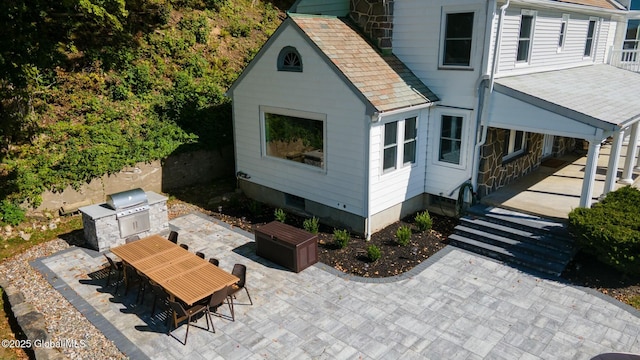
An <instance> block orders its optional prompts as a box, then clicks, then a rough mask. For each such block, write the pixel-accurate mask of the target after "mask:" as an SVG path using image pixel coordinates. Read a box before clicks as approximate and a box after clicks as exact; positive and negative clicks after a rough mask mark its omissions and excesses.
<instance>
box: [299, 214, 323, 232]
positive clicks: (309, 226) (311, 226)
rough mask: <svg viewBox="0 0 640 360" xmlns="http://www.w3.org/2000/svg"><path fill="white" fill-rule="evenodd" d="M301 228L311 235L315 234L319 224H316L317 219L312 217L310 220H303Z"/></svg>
mask: <svg viewBox="0 0 640 360" xmlns="http://www.w3.org/2000/svg"><path fill="white" fill-rule="evenodd" d="M302 227H304V229H305V230H306V231H308V232H310V233H312V234H317V233H318V229H319V227H320V223H319V222H318V218H317V217H315V216H314V217H312V218H311V219H305V220H304V222H303V223H302Z"/></svg>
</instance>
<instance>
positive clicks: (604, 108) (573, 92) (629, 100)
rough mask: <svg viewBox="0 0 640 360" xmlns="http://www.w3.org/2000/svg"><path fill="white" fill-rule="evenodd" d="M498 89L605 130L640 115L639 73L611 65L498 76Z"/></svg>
mask: <svg viewBox="0 0 640 360" xmlns="http://www.w3.org/2000/svg"><path fill="white" fill-rule="evenodd" d="M495 90H496V91H498V92H500V93H503V94H505V95H509V96H511V97H513V98H516V99H519V100H522V101H525V102H527V103H531V104H533V105H535V106H538V107H540V108H543V109H545V110H549V111H552V112H555V113H558V114H560V115H563V116H566V117H568V118H571V119H574V120H577V121H580V122H583V123H586V124H589V125H593V126H596V127H598V128H601V129H605V130H615V129H616V128H622V127H625V126H627V125H628V124H630V123H632V122H634V121H637V120H639V119H640V97H639V95H638V94H640V74H639V73H635V72H631V71H627V70H623V69H619V68H616V67H613V66H610V65H589V66H581V67H576V68H571V69H564V70H556V71H547V72H540V73H534V74H527V75H518V76H509V77H504V78H499V79H496V84H495Z"/></svg>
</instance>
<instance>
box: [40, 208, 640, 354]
mask: <svg viewBox="0 0 640 360" xmlns="http://www.w3.org/2000/svg"><path fill="white" fill-rule="evenodd" d="M171 228H172V229H174V230H177V231H179V233H180V238H179V242H186V243H188V244H189V250H190V251H193V252H195V251H203V252H204V253H205V254H206V255H207V257H217V258H218V259H220V266H221V267H222V268H224V269H227V270H230V269H231V268H232V267H233V264H234V263H243V264H245V265H247V267H248V272H247V274H248V280H247V287H248V288H249V291H250V293H251V297H252V299H253V303H254V305H253V306H250V305H248V300H247V298H246V294H245V293H244V292H240V293H238V298H237V301H236V303H238V304H245V305H237V306H236V321H235V322H232V321H230V320H226V319H221V318H218V317H214V319H213V321H214V325H215V328H216V333H215V334H213V333H210V332H206V331H204V330H202V329H198V328H195V327H192V328H191V330H190V331H189V341H188V343H187V345H186V346H183V345H182V344H181V343H179V342H178V340H176V339H174V338H172V337H169V336H167V335H166V334H165V332H164V331H165V327H164V324H163V322H164V319H165V318H164V317H163V315H156V316H154V317H151V316H150V314H149V313H150V307H151V301H152V300H151V295H150V294H148V297H147V299H146V301H145V304H144V305H143V306H137V305H134V304H133V303H134V302H135V292H136V291H135V290H134V291H130V292H129V294H128V295H127V296H126V297H124V296H122V295H123V293H124V289H123V286H121V290H120V291H119V294H120V295H118V296H115V297H114V295H113V290H114V289H113V288H108V289H104V288H103V284H104V279H95V280H94V279H91V278H89V277H87V276H86V274H89V273H94V272H96V271H97V270H98V269H100V268H101V266H103V265H104V263H105V261H104V257H103V256H102V255H100V254H99V253H97V252H94V251H91V250H87V249H83V248H77V247H72V248H70V249H68V250H65V251H62V252H60V253H57V254H54V255H52V256H50V257H47V258H43V259H38V260H36V261H35V262H33V266H35V267H36V268H37V269H38V270H40V271H41V272H42V273H43V274H44V275H45V276H46V277H47V278H48V279H49V281H50V282H51V283H52V284H53V286H54V287H56V289H58V290H59V291H60V292H61V293H62V294H63V295H64V296H65V297H66V298H67V299H68V300H70V301H71V303H72V304H73V305H74V306H76V308H78V309H79V310H80V311H81V312H82V313H83V314H84V315H85V316H86V317H87V318H88V319H89V320H90V321H91V322H92V323H94V325H95V326H96V327H97V328H98V329H100V330H101V331H102V332H103V333H104V334H105V335H106V336H107V337H108V338H109V339H111V340H113V341H114V342H115V343H116V345H117V346H118V347H119V348H120V349H121V350H122V351H123V352H124V353H125V354H127V355H128V356H129V357H131V358H132V359H144V358H151V359H185V358H188V359H190V360H191V359H296V360H297V359H359V358H366V359H398V358H402V359H509V360H512V359H591V358H592V357H594V356H596V355H598V354H600V353H604V352H612V351H620V352H635V353H640V338H639V334H640V313H639V312H638V311H636V310H635V309H633V308H631V307H629V306H627V305H625V304H622V303H619V302H617V301H616V300H613V299H611V298H609V297H606V296H604V295H601V294H599V293H597V292H595V291H592V290H590V289H584V288H579V287H575V286H571V285H567V284H565V283H563V282H562V281H560V280H559V279H545V278H542V277H538V276H536V274H530V273H526V272H523V271H520V270H518V269H516V268H513V267H510V266H508V265H504V264H502V263H499V262H496V261H494V260H490V259H487V258H484V257H481V256H478V255H475V254H471V253H468V252H465V251H462V250H459V249H456V248H453V247H450V246H448V247H446V248H445V249H444V250H442V251H440V252H439V253H438V254H436V255H435V256H433V257H432V258H430V259H429V260H427V261H426V262H424V263H423V264H421V265H420V266H419V267H417V268H416V269H414V270H413V271H411V272H409V273H406V274H403V275H402V276H399V277H396V278H386V279H360V278H354V277H350V276H346V275H344V274H341V273H338V272H336V271H335V270H333V269H331V268H329V267H327V266H326V265H323V264H316V265H315V266H312V267H310V268H308V269H306V270H304V271H303V272H301V273H299V274H296V273H293V272H291V271H288V270H285V269H283V268H281V267H279V266H278V265H275V264H273V263H271V262H269V261H266V260H263V259H261V258H259V257H257V256H255V251H254V243H253V237H252V235H251V234H248V233H245V232H242V231H240V230H237V229H232V228H230V227H229V226H227V225H226V224H222V223H220V222H216V221H215V219H213V218H210V217H208V216H205V215H202V214H190V215H187V216H183V217H180V218H178V219H174V220H172V221H171ZM220 312H221V313H222V314H227V313H228V309H227V308H224V307H223V308H221V311H220ZM197 324H198V325H199V326H204V325H205V320H204V318H201V319H200V320H199V321H198V323H197ZM185 329H186V326H185V325H183V326H182V327H180V328H179V329H178V330H176V331H175V332H174V334H175V336H176V337H178V338H181V339H182V338H183V337H184V331H185Z"/></svg>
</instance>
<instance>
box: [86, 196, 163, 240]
mask: <svg viewBox="0 0 640 360" xmlns="http://www.w3.org/2000/svg"><path fill="white" fill-rule="evenodd" d="M79 210H80V212H81V213H82V225H83V227H84V237H85V239H86V241H87V244H88V245H89V246H90V247H91V248H93V249H95V250H98V251H100V252H103V251H108V250H109V249H111V247H114V246H119V245H123V244H125V242H126V239H127V238H129V237H131V236H138V237H140V238H143V237H146V236H149V235H152V234H159V233H162V232H165V231H167V230H168V229H169V214H168V211H167V197H166V196H163V195H160V194H158V193H155V192H153V191H147V192H144V191H142V189H133V190H128V191H123V192H121V193H116V194H112V195H109V196H108V198H107V202H105V203H102V204H95V205H90V206H84V207H81V208H80V209H79Z"/></svg>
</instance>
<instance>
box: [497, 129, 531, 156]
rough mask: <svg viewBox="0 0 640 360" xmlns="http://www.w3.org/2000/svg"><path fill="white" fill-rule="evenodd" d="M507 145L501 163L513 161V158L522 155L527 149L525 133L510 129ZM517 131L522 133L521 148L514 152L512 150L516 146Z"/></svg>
mask: <svg viewBox="0 0 640 360" xmlns="http://www.w3.org/2000/svg"><path fill="white" fill-rule="evenodd" d="M509 131H510V132H509V145H508V146H507V149H508V150H507V153H506V154H504V156H503V157H502V161H503V162H504V161H508V160H510V159H513V158H514V157H516V156H518V155H521V154H524V153H525V151H526V149H527V132H526V131H523V130H515V129H511V130H509ZM517 131H522V148H521V149H520V150H518V151H514V150H513V149H514V148H515V145H516V132H517Z"/></svg>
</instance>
